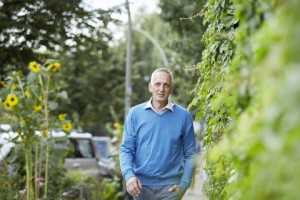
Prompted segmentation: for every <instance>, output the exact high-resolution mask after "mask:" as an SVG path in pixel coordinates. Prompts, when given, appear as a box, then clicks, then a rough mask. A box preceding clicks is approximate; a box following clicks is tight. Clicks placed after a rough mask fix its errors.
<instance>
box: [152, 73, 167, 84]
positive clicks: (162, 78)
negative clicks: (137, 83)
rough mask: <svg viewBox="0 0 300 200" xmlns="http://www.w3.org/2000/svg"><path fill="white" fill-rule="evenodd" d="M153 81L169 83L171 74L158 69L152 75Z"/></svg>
mask: <svg viewBox="0 0 300 200" xmlns="http://www.w3.org/2000/svg"><path fill="white" fill-rule="evenodd" d="M153 82H167V83H171V76H170V74H168V73H167V72H164V71H158V72H156V73H155V74H154V76H153Z"/></svg>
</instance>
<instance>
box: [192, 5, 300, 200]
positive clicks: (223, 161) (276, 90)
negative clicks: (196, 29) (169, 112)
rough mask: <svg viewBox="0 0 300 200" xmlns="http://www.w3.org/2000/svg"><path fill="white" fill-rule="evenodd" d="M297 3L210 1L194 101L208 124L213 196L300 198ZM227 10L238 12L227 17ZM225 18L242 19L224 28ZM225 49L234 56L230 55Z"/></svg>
mask: <svg viewBox="0 0 300 200" xmlns="http://www.w3.org/2000/svg"><path fill="white" fill-rule="evenodd" d="M299 8H300V3H299V1H293V0H287V1H277V0H268V1H263V0H258V1H254V0H251V1H249V0H240V1H237V0H234V1H221V0H214V1H208V3H207V10H205V21H206V22H207V23H208V29H207V32H206V36H205V37H204V42H205V43H206V50H205V51H204V53H203V56H204V59H203V62H202V63H201V65H200V68H201V73H202V77H200V79H199V83H198V89H199V93H198V95H197V97H196V98H195V100H194V102H193V104H194V105H198V108H199V109H200V111H201V112H199V116H200V117H201V116H205V117H206V123H207V125H208V129H207V132H206V133H205V137H204V145H205V146H206V147H207V152H208V153H207V154H206V161H207V167H206V170H207V172H208V174H209V179H208V182H206V183H205V186H204V191H205V193H206V195H207V197H208V198H209V199H214V200H215V199H233V200H234V199H241V200H252V199H258V200H260V199H261V200H265V199H272V200H276V199H278V200H279V199H297V198H298V196H299V192H298V190H297V189H296V188H297V187H298V185H299V182H300V179H299V178H298V177H299V173H298V171H299V170H297V169H298V168H299V166H300V165H299V162H298V160H299V157H300V154H299V151H298V150H297V149H298V145H297V142H298V141H299V138H300V137H299V134H298V133H299V130H300V129H299V121H300V116H299V112H298V110H299V103H298V101H299V96H300V95H299V94H300V90H299V87H298V85H299V80H300V79H299V78H298V77H299V74H300V73H299V64H300V59H299V56H298V55H297V53H296V52H299V46H300V44H299V42H300V40H299V39H298V35H299V27H300V24H299V20H297V19H298V18H299V12H298V10H299ZM227 9H232V10H233V15H232V16H231V17H228V18H226V15H227V14H228V13H224V12H223V11H224V10H227ZM221 13H222V14H221ZM224 17H225V19H228V20H229V22H230V21H232V20H233V22H234V21H235V22H238V23H233V26H232V27H231V29H229V31H221V32H220V31H219V30H223V27H224V24H223V23H222V19H224ZM230 19H231V20H230ZM218 27H219V29H218ZM219 34H221V36H222V37H224V38H227V37H231V36H232V44H234V45H233V46H231V47H230V48H226V49H225V51H222V49H223V50H224V48H223V47H222V44H224V42H225V40H221V43H220V40H217V39H216V38H218V37H217V36H218V35H219ZM221 47H222V48H221ZM222 52H223V54H222ZM224 53H225V54H226V53H227V54H231V53H233V54H231V56H229V57H227V58H228V60H227V59H226V56H224V55H225V54H224ZM224 66H225V67H224ZM226 66H227V67H226ZM221 72H225V73H221ZM224 119H225V120H224ZM224 122H225V123H224Z"/></svg>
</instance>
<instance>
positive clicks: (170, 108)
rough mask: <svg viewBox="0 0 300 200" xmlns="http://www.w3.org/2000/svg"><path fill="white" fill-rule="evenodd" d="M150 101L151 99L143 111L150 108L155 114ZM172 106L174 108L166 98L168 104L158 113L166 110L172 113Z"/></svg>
mask: <svg viewBox="0 0 300 200" xmlns="http://www.w3.org/2000/svg"><path fill="white" fill-rule="evenodd" d="M151 101H152V98H151V99H150V100H149V101H147V103H146V106H145V110H146V109H148V108H151V109H152V110H154V111H155V112H157V111H156V110H155V109H154V108H153V106H152V103H151ZM173 106H174V103H172V101H171V100H170V98H168V103H167V105H166V106H165V107H164V108H163V109H162V110H161V111H160V112H162V111H166V110H167V109H168V110H171V111H172V112H173Z"/></svg>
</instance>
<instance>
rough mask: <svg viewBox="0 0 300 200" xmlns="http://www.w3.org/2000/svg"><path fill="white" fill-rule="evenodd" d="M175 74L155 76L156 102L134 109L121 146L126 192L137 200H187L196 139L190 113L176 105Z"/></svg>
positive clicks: (162, 72) (152, 84)
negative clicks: (184, 196)
mask: <svg viewBox="0 0 300 200" xmlns="http://www.w3.org/2000/svg"><path fill="white" fill-rule="evenodd" d="M173 90H174V85H173V75H172V73H171V72H170V71H169V70H168V69H165V68H159V69H156V70H155V71H154V72H153V73H152V76H151V82H150V84H149V91H150V93H151V94H152V98H151V99H150V100H149V101H148V102H145V103H142V104H140V105H137V106H134V107H133V108H131V109H130V111H129V113H128V116H127V119H126V122H125V127H124V135H123V141H122V144H121V146H120V164H121V171H122V174H123V176H124V178H125V180H126V189H127V191H128V193H129V194H130V195H132V196H133V197H134V199H135V200H146V199H164V200H165V199H170V200H171V199H172V200H173V199H181V197H182V196H183V194H184V192H185V191H186V190H187V189H188V187H189V186H190V183H191V178H192V174H193V172H194V156H195V148H196V145H195V136H194V128H193V119H192V117H191V115H190V113H189V112H188V111H187V110H186V109H184V108H182V107H180V106H178V105H177V104H174V103H172V102H171V101H170V99H169V96H170V95H171V94H172V92H173Z"/></svg>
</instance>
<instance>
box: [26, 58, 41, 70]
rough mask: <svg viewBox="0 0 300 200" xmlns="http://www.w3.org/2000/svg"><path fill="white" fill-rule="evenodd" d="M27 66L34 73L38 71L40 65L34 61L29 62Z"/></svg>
mask: <svg viewBox="0 0 300 200" xmlns="http://www.w3.org/2000/svg"><path fill="white" fill-rule="evenodd" d="M28 67H29V69H30V70H31V71H33V72H35V73H38V72H39V71H40V70H41V68H40V66H39V65H38V64H37V63H36V62H34V61H32V62H30V63H29V66H28Z"/></svg>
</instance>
